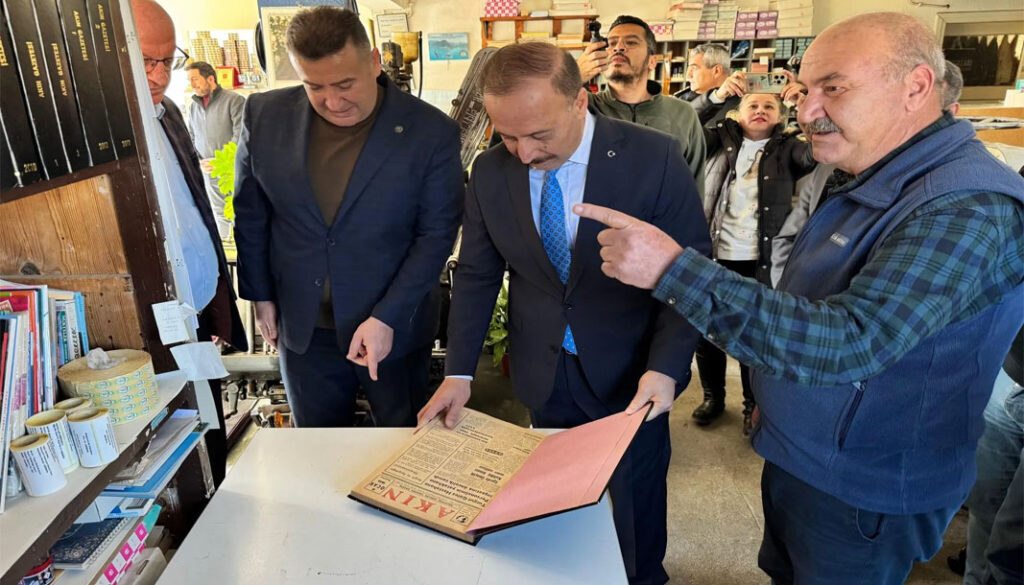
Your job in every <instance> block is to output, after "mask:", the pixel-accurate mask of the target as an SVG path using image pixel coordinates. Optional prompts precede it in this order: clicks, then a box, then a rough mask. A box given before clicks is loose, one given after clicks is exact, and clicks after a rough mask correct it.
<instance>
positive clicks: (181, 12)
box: [162, 0, 1021, 91]
mask: <svg viewBox="0 0 1024 585" xmlns="http://www.w3.org/2000/svg"><path fill="white" fill-rule="evenodd" d="M531 1H533V0H531ZM932 1H933V2H934V3H945V2H949V3H951V4H952V8H950V9H948V10H947V9H944V8H943V9H940V8H930V7H920V8H918V7H914V6H912V5H911V4H910V1H909V0H859V1H857V2H852V1H850V0H815V2H814V31H815V33H817V32H820V31H821V30H822V29H824V28H825V27H827V26H828V25H829V24H832V23H834V22H837V21H839V20H842V19H844V18H847V17H850V16H853V15H855V14H860V13H863V12H871V11H876V10H895V11H898V12H904V13H907V14H911V15H913V16H915V17H917V18H919V19H921V21H922V22H924V23H925V24H926V25H928V26H929V27H930V28H931V27H934V26H935V20H936V18H935V17H936V15H937V14H938V13H939V12H964V11H980V10H1019V9H1020V6H1021V3H1020V0H932ZM591 2H592V3H593V4H594V7H595V8H596V9H597V11H598V13H599V14H601V15H602V17H603V18H602V21H603V22H604V23H605V24H606V25H607V24H608V23H609V22H610V21H611V20H612V19H614V18H615V16H617V15H619V14H621V13H623V12H628V13H630V14H633V15H634V16H639V17H641V18H645V19H651V20H653V19H658V18H662V17H663V16H664V14H665V12H666V10H667V7H668V5H669V4H670V1H669V0H629V1H626V0H591ZM162 3H163V4H164V6H165V7H166V8H167V10H168V12H170V14H171V17H172V18H174V21H175V23H176V24H177V27H178V31H179V32H178V36H179V40H180V42H182V43H186V42H187V39H186V38H185V34H187V33H186V32H185V31H188V30H196V29H251V28H252V27H253V26H254V25H255V24H256V20H257V19H258V18H259V15H258V12H257V9H256V1H255V0H220V1H217V2H211V1H209V0H163V2H162ZM364 4H366V2H360V8H361V9H362V12H368V10H367V8H366V7H365V6H364ZM411 5H412V13H411V16H410V19H409V25H410V28H412V29H413V30H420V31H423V33H424V40H423V42H424V52H426V34H427V33H432V32H433V33H443V32H466V33H469V49H470V54H473V53H475V52H476V51H478V50H479V49H480V17H481V16H482V15H483V5H484V0H415V1H413V2H411ZM626 6H628V9H626V8H625V7H626ZM567 29H568V27H567ZM511 34H512V33H511V28H510V25H508V27H507V28H505V29H504V30H503V29H501V28H499V29H498V31H497V35H498V36H502V35H507V36H511ZM186 46H187V45H186ZM424 59H425V61H424V63H423V64H424V88H425V89H426V90H441V91H454V90H457V89H458V88H459V85H461V83H462V79H463V77H464V76H465V74H466V71H467V70H468V69H469V62H468V61H440V62H431V61H430V60H429V58H427V57H426V56H424ZM416 75H417V77H418V76H419V64H417V65H416Z"/></svg>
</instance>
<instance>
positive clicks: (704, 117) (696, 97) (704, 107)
mask: <svg viewBox="0 0 1024 585" xmlns="http://www.w3.org/2000/svg"><path fill="white" fill-rule="evenodd" d="M715 89H718V88H715ZM712 91H715V90H714V89H712V90H710V91H707V92H705V93H702V94H701V93H697V92H695V91H691V90H689V89H688V90H686V91H681V92H679V93H677V94H676V97H677V98H679V99H681V100H684V101H687V102H690V105H691V106H693V111H695V112H697V119H698V120H700V123H701V125H703V126H712V125H714V124H715V123H716V122H721V121H722V120H725V119H726V118H725V116H726V115H728V113H729V112H731V111H733V110H735V109H737V108H739V107H740V97H739V96H735V95H733V96H729V97H728V98H726V99H725V102H724V103H721V104H716V103H714V102H712V101H711V97H710V96H711V92H712Z"/></svg>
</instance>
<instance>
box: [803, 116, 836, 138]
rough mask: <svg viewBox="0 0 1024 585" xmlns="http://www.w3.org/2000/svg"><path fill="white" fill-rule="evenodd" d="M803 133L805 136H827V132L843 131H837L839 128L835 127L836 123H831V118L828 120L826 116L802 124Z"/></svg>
mask: <svg viewBox="0 0 1024 585" xmlns="http://www.w3.org/2000/svg"><path fill="white" fill-rule="evenodd" d="M804 132H805V133H807V134H827V133H829V132H838V133H840V134H842V133H843V131H842V130H840V129H839V126H836V123H835V122H833V121H832V118H829V117H828V116H824V117H821V118H818V119H817V120H812V121H810V122H808V123H806V124H804Z"/></svg>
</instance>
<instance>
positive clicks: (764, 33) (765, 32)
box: [755, 28, 779, 39]
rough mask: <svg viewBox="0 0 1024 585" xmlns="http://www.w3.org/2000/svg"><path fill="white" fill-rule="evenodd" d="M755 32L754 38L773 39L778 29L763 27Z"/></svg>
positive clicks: (777, 33) (777, 34)
mask: <svg viewBox="0 0 1024 585" xmlns="http://www.w3.org/2000/svg"><path fill="white" fill-rule="evenodd" d="M756 32H757V36H756V37H755V38H758V39H774V38H775V37H777V36H779V29H777V28H765V29H761V30H758V31H756Z"/></svg>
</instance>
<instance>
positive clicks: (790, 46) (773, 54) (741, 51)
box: [653, 37, 814, 93]
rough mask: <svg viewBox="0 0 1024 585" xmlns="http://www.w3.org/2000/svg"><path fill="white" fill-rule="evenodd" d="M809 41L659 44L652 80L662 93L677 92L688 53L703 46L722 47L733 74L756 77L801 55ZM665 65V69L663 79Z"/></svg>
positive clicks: (790, 39)
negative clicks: (664, 88) (658, 58)
mask: <svg viewBox="0 0 1024 585" xmlns="http://www.w3.org/2000/svg"><path fill="white" fill-rule="evenodd" d="M812 40H814V38H813V37H797V38H773V39H712V40H703V39H701V40H672V41H662V42H660V43H659V47H658V52H659V54H661V55H663V58H662V59H661V60H660V61H659V62H658V63H657V64H656V66H655V70H654V77H653V78H654V80H655V81H657V82H658V83H661V84H662V86H663V87H666V86H667V87H668V89H667V90H666V91H665V93H676V92H678V91H680V90H681V89H682V87H683V85H684V83H685V82H686V68H687V66H688V65H689V58H690V52H691V51H692V50H693V49H694V48H695V47H697V46H698V45H702V44H705V43H715V44H719V45H722V46H723V47H725V48H726V50H728V51H729V54H730V55H731V56H732V59H731V63H730V67H731V68H732V69H733V70H742V71H749V72H755V73H757V72H767V71H771V70H773V69H779V68H784V67H785V66H786V64H787V63H788V62H789V60H790V59H791V58H792V57H793V56H794V55H802V54H803V52H804V51H805V50H806V49H807V47H808V46H809V45H810V43H811V41H812ZM762 55H763V57H762ZM666 63H667V64H668V65H669V67H668V72H667V79H666V70H665V69H666V68H665V64H666ZM666 81H667V83H666Z"/></svg>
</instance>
